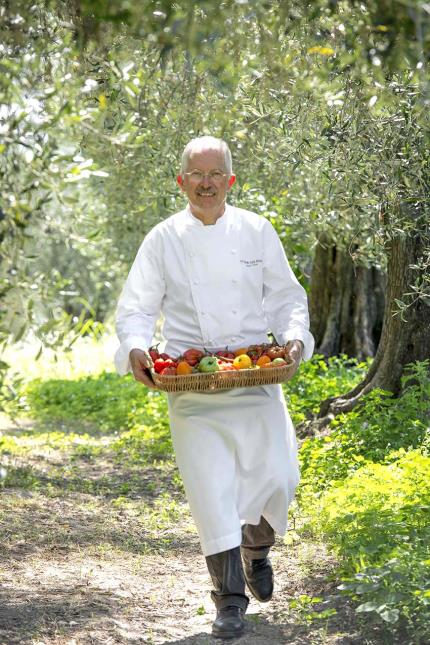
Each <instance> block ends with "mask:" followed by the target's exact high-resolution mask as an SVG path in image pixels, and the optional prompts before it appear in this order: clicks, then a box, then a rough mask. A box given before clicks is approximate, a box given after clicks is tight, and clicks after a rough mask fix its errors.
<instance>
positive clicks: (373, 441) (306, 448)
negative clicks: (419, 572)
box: [300, 363, 430, 496]
mask: <svg viewBox="0 0 430 645" xmlns="http://www.w3.org/2000/svg"><path fill="white" fill-rule="evenodd" d="M403 383H404V385H405V386H407V387H405V389H404V390H403V392H402V394H401V396H400V398H398V399H395V398H393V396H392V394H391V393H389V392H384V391H382V390H377V389H375V390H372V391H371V392H370V393H369V394H367V395H366V396H364V397H363V401H362V403H361V405H360V406H359V407H356V408H355V409H354V410H353V411H352V412H350V413H348V414H341V415H339V416H338V417H336V419H334V421H333V423H332V427H333V428H334V429H333V430H332V431H331V432H330V434H329V435H328V436H322V437H316V438H312V439H306V440H305V441H304V442H303V445H302V447H301V451H300V458H301V465H302V494H303V495H304V496H306V494H307V491H309V492H310V494H311V495H313V494H314V493H315V492H318V491H321V490H323V489H325V488H327V487H328V486H331V485H332V484H334V483H335V482H336V481H338V480H342V479H344V478H345V477H347V476H348V475H350V474H351V473H352V472H354V471H355V470H357V469H358V468H360V467H361V466H363V463H364V462H367V461H371V462H381V461H384V460H385V459H386V458H388V457H389V455H390V454H392V453H393V452H394V451H396V450H398V449H400V448H406V449H408V448H416V447H418V446H420V445H422V444H423V442H424V440H425V437H426V435H427V434H428V415H429V401H430V379H429V376H428V372H427V371H426V363H418V364H416V365H414V366H412V367H411V368H410V370H409V373H408V374H407V375H406V376H405V377H404V379H403Z"/></svg>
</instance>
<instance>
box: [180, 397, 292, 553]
mask: <svg viewBox="0 0 430 645" xmlns="http://www.w3.org/2000/svg"><path fill="white" fill-rule="evenodd" d="M168 399H169V413H170V427H171V432H172V439H173V445H174V448H175V454H176V460H177V464H178V467H179V470H180V473H181V476H182V478H183V481H184V486H185V491H186V494H187V498H188V502H189V504H190V508H191V513H192V515H193V518H194V521H195V523H196V526H197V530H198V532H199V537H200V542H201V546H202V550H203V554H204V555H205V556H207V555H212V554H214V553H219V552H220V551H226V550H227V549H232V548H234V547H236V546H239V545H240V543H241V537H242V535H241V524H243V523H244V522H246V523H249V524H258V523H259V521H260V518H261V516H264V517H265V518H266V520H267V521H268V522H269V524H270V525H271V526H272V527H273V528H274V529H275V531H276V532H277V533H279V534H281V535H283V534H284V533H285V531H286V529H287V514H288V506H289V504H290V502H291V500H292V499H293V496H294V490H295V488H296V486H297V483H298V481H299V471H298V463H297V444H296V438H295V433H294V428H293V425H292V423H291V419H290V416H289V414H288V411H287V408H286V406H285V401H284V397H283V393H282V389H281V386H279V385H265V386H262V387H254V388H240V389H238V388H236V389H232V390H225V391H221V392H213V393H212V392H211V393H198V392H195V393H193V392H178V393H175V394H169V395H168Z"/></svg>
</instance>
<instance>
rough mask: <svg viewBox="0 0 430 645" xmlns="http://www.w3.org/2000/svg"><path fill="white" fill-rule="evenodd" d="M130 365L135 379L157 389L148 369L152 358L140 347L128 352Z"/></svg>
mask: <svg viewBox="0 0 430 645" xmlns="http://www.w3.org/2000/svg"><path fill="white" fill-rule="evenodd" d="M129 359H130V365H131V369H132V372H133V375H134V378H135V379H136V381H140V383H143V384H144V385H146V387H150V388H153V389H158V388H157V386H156V385H155V383H154V381H153V380H152V378H151V376H150V374H149V372H148V371H146V370H149V369H151V367H152V359H151V357H150V356H149V354H148V353H147V352H144V351H143V350H142V349H132V350H131V352H130V354H129Z"/></svg>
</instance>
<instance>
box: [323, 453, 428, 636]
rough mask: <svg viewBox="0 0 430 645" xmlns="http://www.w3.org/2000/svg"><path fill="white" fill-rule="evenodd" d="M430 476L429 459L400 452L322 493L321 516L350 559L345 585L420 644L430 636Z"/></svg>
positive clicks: (363, 607)
mask: <svg viewBox="0 0 430 645" xmlns="http://www.w3.org/2000/svg"><path fill="white" fill-rule="evenodd" d="M429 477H430V457H428V456H426V455H422V454H421V452H420V451H419V450H411V451H409V452H404V451H403V453H402V452H400V453H399V454H398V458H397V459H396V460H393V461H392V463H389V464H368V465H366V466H364V467H362V468H360V469H359V470H358V471H357V472H356V473H355V474H354V475H352V476H350V477H349V478H348V479H347V480H345V481H344V482H342V483H341V484H340V485H338V486H335V487H333V488H331V489H330V490H328V491H327V492H326V493H324V495H323V496H322V498H321V500H320V507H319V513H318V518H315V521H316V522H317V523H318V527H319V529H320V530H321V531H322V532H323V534H324V536H325V538H326V539H328V540H329V541H330V542H331V543H332V544H333V545H334V546H335V547H336V548H337V549H338V551H339V552H340V553H341V554H342V556H343V557H344V559H345V561H344V569H345V571H346V573H347V575H346V582H345V583H344V584H343V585H341V587H340V588H341V589H342V590H344V591H345V592H348V593H349V594H350V595H353V597H354V598H355V599H357V600H359V601H360V604H359V606H358V607H357V611H358V612H365V613H372V612H374V613H376V614H377V615H379V616H380V617H381V618H382V620H383V621H385V622H387V623H389V624H391V623H392V624H394V623H396V622H398V621H399V620H400V619H401V620H402V622H404V623H406V624H407V625H408V627H409V628H410V629H411V631H413V632H414V635H415V638H416V639H417V641H416V642H420V641H419V640H418V639H419V638H422V639H423V641H422V642H424V638H425V637H426V636H427V637H428V636H429V634H430V632H429V625H430V587H429V573H430V524H429V511H430V493H429V487H428V481H429ZM348 574H349V575H348Z"/></svg>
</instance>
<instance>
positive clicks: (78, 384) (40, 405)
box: [24, 372, 172, 464]
mask: <svg viewBox="0 0 430 645" xmlns="http://www.w3.org/2000/svg"><path fill="white" fill-rule="evenodd" d="M24 400H25V401H26V404H27V406H28V408H29V410H30V412H31V415H32V416H33V418H37V419H38V420H40V421H48V420H49V421H51V422H52V421H69V422H70V421H73V420H74V419H79V422H80V423H89V424H97V428H98V431H99V432H101V431H105V432H106V431H107V432H111V433H113V434H114V438H113V439H112V441H111V442H110V449H111V450H113V451H114V452H115V454H116V459H117V460H118V461H119V462H121V463H124V464H127V463H134V464H137V463H140V462H146V463H147V462H148V461H149V462H151V461H153V460H156V459H169V458H170V457H171V455H172V445H171V439H170V430H169V422H168V416H167V399H166V397H165V395H164V394H163V393H161V392H156V391H154V392H153V391H150V390H147V389H146V388H143V387H142V385H141V384H140V383H137V382H136V381H135V380H134V379H133V378H132V377H131V376H128V377H126V378H123V377H120V376H118V375H117V374H112V373H108V372H104V373H102V374H100V375H99V376H98V377H91V376H89V377H85V378H81V379H78V380H76V381H72V380H62V379H53V380H49V381H41V380H35V381H32V382H31V383H30V384H29V385H28V387H27V388H26V391H25V398H24ZM77 450H78V451H80V454H82V451H86V452H87V453H88V454H89V455H90V454H93V450H94V448H92V447H90V446H88V445H86V447H85V448H84V447H82V448H80V449H77ZM75 452H76V451H75Z"/></svg>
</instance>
